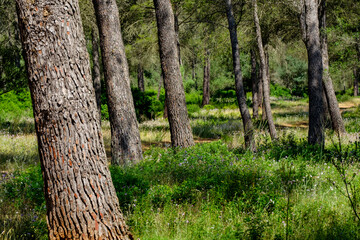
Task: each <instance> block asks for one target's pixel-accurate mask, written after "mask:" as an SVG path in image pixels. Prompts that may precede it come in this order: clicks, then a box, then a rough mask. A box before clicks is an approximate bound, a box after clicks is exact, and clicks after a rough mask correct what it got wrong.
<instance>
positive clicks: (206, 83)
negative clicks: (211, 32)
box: [201, 50, 210, 107]
mask: <svg viewBox="0 0 360 240" xmlns="http://www.w3.org/2000/svg"><path fill="white" fill-rule="evenodd" d="M209 103H210V51H209V50H205V59H204V80H203V99H202V104H201V106H202V107H204V106H205V105H208V104H209Z"/></svg>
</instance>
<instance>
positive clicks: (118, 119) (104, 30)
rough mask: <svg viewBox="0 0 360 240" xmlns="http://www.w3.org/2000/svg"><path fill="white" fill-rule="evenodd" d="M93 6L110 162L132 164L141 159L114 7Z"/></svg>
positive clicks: (97, 0) (110, 2)
mask: <svg viewBox="0 0 360 240" xmlns="http://www.w3.org/2000/svg"><path fill="white" fill-rule="evenodd" d="M93 4H94V7H95V15H96V19H97V24H98V27H99V32H100V47H101V54H102V60H103V61H102V62H103V66H104V75H105V81H106V91H107V96H108V109H109V118H110V127H111V154H112V160H111V162H112V164H115V165H120V164H122V165H123V164H128V163H136V162H138V161H139V160H140V159H142V149H141V141H140V132H139V127H138V122H137V119H136V114H135V107H134V102H133V97H132V94H131V89H130V77H129V68H128V64H127V60H126V56H125V48H124V44H123V40H122V35H121V30H120V21H119V11H118V7H117V5H116V1H115V0H107V1H104V0H93Z"/></svg>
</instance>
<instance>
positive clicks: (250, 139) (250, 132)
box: [224, 0, 256, 151]
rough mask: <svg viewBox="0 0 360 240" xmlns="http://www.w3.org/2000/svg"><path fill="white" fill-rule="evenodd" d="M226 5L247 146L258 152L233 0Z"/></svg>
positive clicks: (227, 0)
mask: <svg viewBox="0 0 360 240" xmlns="http://www.w3.org/2000/svg"><path fill="white" fill-rule="evenodd" d="M224 3H225V7H226V16H227V20H228V24H229V32H230V40H231V49H232V58H233V67H234V75H235V89H236V96H237V100H238V104H239V109H240V113H241V117H242V120H243V124H244V136H245V146H246V148H248V149H250V150H251V151H256V146H255V139H254V127H253V124H252V121H251V116H250V113H249V110H248V108H247V105H246V95H245V91H244V84H243V79H242V74H241V66H240V50H239V43H238V38H237V30H236V23H235V18H234V13H233V10H232V3H231V0H224Z"/></svg>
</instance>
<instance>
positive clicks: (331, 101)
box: [319, 0, 346, 134]
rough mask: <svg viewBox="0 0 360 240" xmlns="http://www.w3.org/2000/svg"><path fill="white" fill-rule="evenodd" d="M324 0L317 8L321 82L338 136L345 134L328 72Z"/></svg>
mask: <svg viewBox="0 0 360 240" xmlns="http://www.w3.org/2000/svg"><path fill="white" fill-rule="evenodd" d="M325 8H326V0H322V1H321V5H320V8H319V10H320V11H319V14H320V15H319V27H320V41H321V54H322V63H323V82H324V90H325V94H326V100H327V107H328V111H329V114H330V118H331V123H332V127H333V129H334V131H335V132H337V133H338V134H343V133H346V130H345V126H344V122H343V119H342V117H341V113H340V108H339V103H338V101H337V99H336V95H335V91H334V87H333V83H332V79H331V77H330V72H329V54H328V44H327V34H326V14H325V13H326V12H325Z"/></svg>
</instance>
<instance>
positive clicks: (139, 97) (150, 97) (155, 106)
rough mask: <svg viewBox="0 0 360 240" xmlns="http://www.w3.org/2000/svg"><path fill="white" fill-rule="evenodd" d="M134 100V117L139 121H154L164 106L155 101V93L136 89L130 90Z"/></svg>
mask: <svg viewBox="0 0 360 240" xmlns="http://www.w3.org/2000/svg"><path fill="white" fill-rule="evenodd" d="M131 91H132V95H133V98H134V104H135V112H136V117H137V119H138V120H139V121H143V120H148V119H155V117H156V116H159V115H161V112H162V111H163V110H164V104H163V103H162V102H160V101H159V100H158V99H157V92H156V91H153V90H147V91H145V92H141V91H140V90H139V89H138V88H133V89H131Z"/></svg>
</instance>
